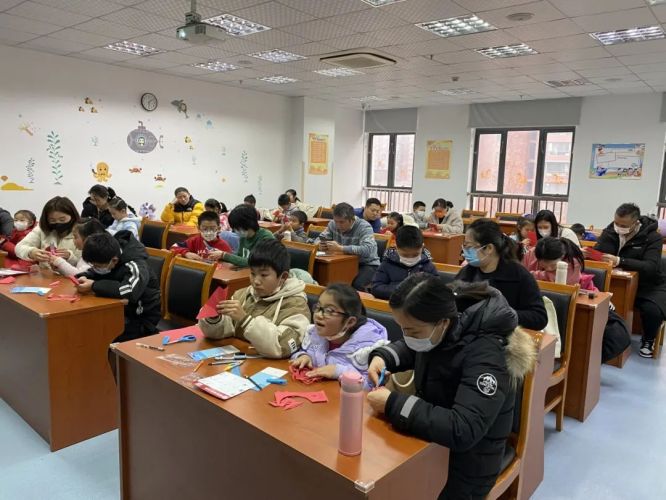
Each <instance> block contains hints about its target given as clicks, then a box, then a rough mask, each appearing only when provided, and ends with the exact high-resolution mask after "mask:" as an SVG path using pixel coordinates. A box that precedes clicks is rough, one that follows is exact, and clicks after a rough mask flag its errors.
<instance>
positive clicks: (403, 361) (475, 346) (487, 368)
mask: <svg viewBox="0 0 666 500" xmlns="http://www.w3.org/2000/svg"><path fill="white" fill-rule="evenodd" d="M454 293H455V296H454ZM389 304H390V306H391V309H393V317H394V319H395V321H396V322H397V323H398V324H399V325H400V327H401V328H402V331H403V335H404V340H400V341H398V342H395V343H392V344H389V345H387V346H383V347H380V348H378V349H375V350H374V351H372V352H371V353H370V358H371V362H370V367H369V369H368V377H369V379H370V380H371V381H372V382H373V383H374V384H375V385H376V384H377V382H378V378H379V374H380V372H381V370H382V369H383V368H386V370H387V371H388V372H392V373H395V372H403V371H406V370H414V385H415V388H416V396H410V395H407V394H404V393H397V392H390V391H389V390H388V389H385V388H380V389H378V390H376V391H373V392H370V393H369V394H368V402H369V403H370V406H371V407H372V408H373V409H374V410H375V411H377V412H383V413H386V415H387V416H388V418H389V420H390V421H391V424H392V425H393V426H394V427H395V428H397V429H399V430H401V431H404V432H407V433H409V434H413V435H414V436H416V437H418V438H420V439H424V440H426V441H432V442H435V443H437V444H439V445H441V446H446V447H447V448H449V449H450V450H451V457H450V460H449V476H448V481H447V483H446V487H445V488H444V490H443V491H442V493H441V494H440V496H439V498H440V500H444V499H446V500H449V499H451V500H453V499H455V500H458V499H472V500H481V499H484V498H485V497H486V495H487V494H488V492H489V491H490V490H491V489H492V487H493V485H494V484H495V480H496V479H497V477H498V475H499V474H500V472H501V469H502V459H503V457H504V448H505V445H506V441H507V439H508V437H509V435H510V434H511V427H512V424H513V410H514V403H515V387H517V386H518V385H519V384H518V383H519V382H520V381H521V380H522V379H523V377H524V376H525V375H526V374H527V373H529V372H530V371H531V370H532V368H533V366H534V363H535V361H536V355H537V353H536V345H535V343H534V341H533V340H532V338H531V337H530V336H529V335H528V334H527V333H526V332H525V331H523V330H521V329H520V328H516V327H517V325H518V318H517V316H516V312H515V311H514V310H513V309H511V307H509V304H507V302H506V299H505V298H504V297H503V296H502V294H501V293H500V292H499V291H498V290H495V289H494V288H491V287H489V286H488V284H487V283H462V282H455V283H454V284H453V285H452V288H449V287H447V286H446V285H445V284H444V282H443V281H442V280H440V279H439V278H438V277H435V276H432V275H429V274H413V275H411V276H410V277H408V278H407V279H406V280H405V281H404V282H402V283H401V284H400V285H398V288H396V290H395V292H394V293H393V295H391V299H390V301H389ZM459 312H461V313H462V314H460V317H458V313H459Z"/></svg>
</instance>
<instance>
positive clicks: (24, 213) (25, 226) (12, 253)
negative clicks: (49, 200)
mask: <svg viewBox="0 0 666 500" xmlns="http://www.w3.org/2000/svg"><path fill="white" fill-rule="evenodd" d="M36 222H37V217H36V216H35V214H33V213H32V212H31V211H30V210H19V211H18V212H16V213H15V214H14V228H13V229H12V231H11V234H8V235H7V236H1V235H0V250H3V251H5V252H7V259H6V260H5V267H8V268H9V267H11V265H12V264H17V263H18V257H17V256H16V245H17V244H18V243H19V242H20V241H21V240H22V239H23V238H25V237H26V236H27V235H28V233H29V232H30V231H32V230H33V229H34V227H35V223H36Z"/></svg>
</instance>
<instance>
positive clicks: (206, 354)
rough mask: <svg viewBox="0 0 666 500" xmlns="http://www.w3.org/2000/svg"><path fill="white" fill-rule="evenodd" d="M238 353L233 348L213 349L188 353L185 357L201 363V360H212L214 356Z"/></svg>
mask: <svg viewBox="0 0 666 500" xmlns="http://www.w3.org/2000/svg"><path fill="white" fill-rule="evenodd" d="M236 352H239V351H238V349H236V348H235V347H234V346H232V345H229V346H224V347H213V348H211V349H205V350H203V351H194V352H188V353H187V355H188V356H189V357H190V358H192V359H193V360H194V361H201V360H202V359H208V358H214V357H215V356H222V355H223V354H234V353H236Z"/></svg>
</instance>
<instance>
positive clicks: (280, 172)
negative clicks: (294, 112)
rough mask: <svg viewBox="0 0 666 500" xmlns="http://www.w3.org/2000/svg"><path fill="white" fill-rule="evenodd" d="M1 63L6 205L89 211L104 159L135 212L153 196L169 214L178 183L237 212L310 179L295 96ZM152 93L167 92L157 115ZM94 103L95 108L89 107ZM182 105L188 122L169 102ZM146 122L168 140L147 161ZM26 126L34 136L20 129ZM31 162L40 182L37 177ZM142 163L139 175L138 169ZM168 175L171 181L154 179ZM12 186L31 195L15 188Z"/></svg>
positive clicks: (12, 55) (26, 61) (1, 172)
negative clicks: (56, 149)
mask: <svg viewBox="0 0 666 500" xmlns="http://www.w3.org/2000/svg"><path fill="white" fill-rule="evenodd" d="M0 61H2V69H1V70H0V109H2V112H1V116H2V120H0V151H1V152H2V156H1V157H0V177H2V176H6V177H7V179H6V181H5V180H4V179H3V182H0V206H2V207H3V208H6V209H8V210H10V211H11V212H13V211H15V210H18V209H21V208H29V209H32V210H33V211H35V212H39V211H41V207H42V206H43V204H44V202H45V201H46V200H48V199H49V198H51V197H53V196H56V195H61V196H68V197H70V198H71V199H72V200H73V201H74V202H75V204H76V205H77V206H78V207H80V206H81V203H82V202H83V200H84V199H85V197H86V196H87V195H86V193H87V191H88V189H89V188H90V187H91V186H92V185H93V184H97V183H98V181H97V180H96V179H95V177H94V176H93V173H92V171H91V168H96V166H97V164H98V163H100V162H105V163H107V164H108V165H109V168H110V173H111V175H112V177H111V179H109V180H108V182H103V184H106V185H109V186H112V187H113V188H114V189H115V190H116V191H117V192H118V194H119V195H120V196H121V197H123V198H125V199H126V200H127V201H128V202H129V203H130V204H132V205H133V206H134V207H135V208H138V207H139V206H140V205H141V204H142V203H144V202H147V201H149V202H152V203H154V204H155V206H157V207H158V209H159V210H161V209H162V208H163V206H164V205H165V204H166V203H167V202H168V201H169V200H171V199H172V198H173V190H174V189H175V188H176V187H178V186H180V185H184V186H186V187H187V188H189V190H190V191H191V193H192V194H193V195H194V196H195V197H196V198H198V199H199V200H201V201H205V199H206V198H208V197H215V198H217V199H219V200H221V201H224V202H225V203H226V204H227V205H228V206H230V207H232V206H234V205H235V204H237V203H240V202H241V201H242V199H243V197H244V196H245V195H246V194H249V193H253V194H254V195H255V196H256V197H257V199H258V201H259V205H263V206H271V207H272V206H275V204H276V203H275V202H276V200H277V196H278V195H279V194H280V193H282V192H284V190H285V189H287V188H289V187H296V188H297V189H298V184H297V185H296V186H292V184H293V183H294V182H295V181H300V171H299V170H298V169H299V168H300V164H298V166H295V165H293V164H292V162H291V159H292V156H291V146H292V141H291V134H292V132H291V128H292V117H291V108H292V99H289V98H285V97H281V96H273V95H269V94H264V93H259V92H252V91H246V90H240V89H235V88H230V87H223V86H221V85H215V84H212V83H207V82H199V81H194V80H187V79H181V78H177V77H171V76H166V75H158V74H154V73H148V72H142V71H138V70H132V69H126V68H119V67H112V66H108V65H103V64H97V63H94V62H89V61H80V60H76V59H72V58H65V57H60V56H54V55H50V54H43V53H38V52H32V51H27V50H21V49H16V48H9V47H0ZM144 92H152V93H154V94H155V95H156V96H157V98H158V100H159V107H158V108H157V110H156V111H154V112H152V113H148V112H146V111H144V110H143V109H142V108H141V106H140V104H139V99H140V97H141V95H142V94H143V93H144ZM86 98H90V99H91V100H92V102H93V104H92V105H91V104H85V102H84V100H85V99H86ZM181 99H182V100H184V101H185V103H186V104H187V113H188V116H189V119H186V118H185V114H183V113H179V111H178V109H177V108H176V107H175V106H174V105H172V104H171V102H172V101H174V100H181ZM80 106H81V107H82V108H83V109H84V111H83V112H80V111H79V107H80ZM92 107H94V108H96V109H97V111H98V113H91V108H92ZM139 120H142V121H143V123H144V125H145V126H146V128H147V129H148V130H149V131H150V132H152V133H153V134H154V135H155V136H156V137H157V138H159V137H160V136H163V141H162V146H163V148H162V147H161V146H160V145H158V146H156V148H155V149H154V150H153V151H152V152H150V153H147V154H139V153H136V152H134V151H133V150H132V149H130V148H129V147H128V145H127V136H128V134H129V133H130V132H131V131H133V130H134V129H136V128H137V126H138V122H139ZM208 120H210V125H209V126H207V121H208ZM24 124H25V125H29V130H30V133H28V132H26V131H22V130H20V129H19V128H20V127H21V126H22V125H24ZM51 131H53V132H55V133H56V134H57V135H58V138H59V140H60V143H59V145H60V146H61V149H60V154H61V155H62V159H61V160H60V161H61V165H62V168H61V171H62V179H61V184H60V185H58V184H55V178H54V174H53V173H52V162H51V160H50V159H49V156H48V153H47V151H46V149H47V135H48V134H49V133H50V132H51ZM331 133H332V132H331ZM93 137H97V139H98V143H97V145H94V143H93V140H92V138H93ZM185 137H189V138H190V139H191V140H192V142H191V143H186V142H185ZM190 145H191V146H193V148H194V149H192V150H191V149H190ZM244 151H245V152H247V172H246V174H247V176H246V175H244V174H245V172H244V171H243V170H242V169H241V155H242V153H243V152H244ZM193 157H195V159H194V160H193ZM30 159H33V160H34V162H35V166H34V183H30V181H29V178H28V176H27V170H26V165H27V164H28V161H29V160H30ZM194 162H196V164H193V163H194ZM297 167H298V168H297ZM132 168H140V169H141V173H130V172H129V170H130V169H132ZM294 170H295V172H294ZM158 175H162V176H164V177H165V178H166V181H164V182H162V181H155V177H156V176H158ZM260 176H261V179H260ZM9 183H15V184H17V185H19V186H23V187H25V188H27V189H31V191H23V190H7V187H9V186H11V185H9ZM260 184H261V186H260ZM288 184H289V185H288ZM3 187H4V189H3Z"/></svg>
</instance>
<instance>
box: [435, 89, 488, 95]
mask: <svg viewBox="0 0 666 500" xmlns="http://www.w3.org/2000/svg"><path fill="white" fill-rule="evenodd" d="M437 93H438V94H442V95H468V94H478V92H477V91H476V90H472V89H464V88H463V89H448V90H438V91H437Z"/></svg>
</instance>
